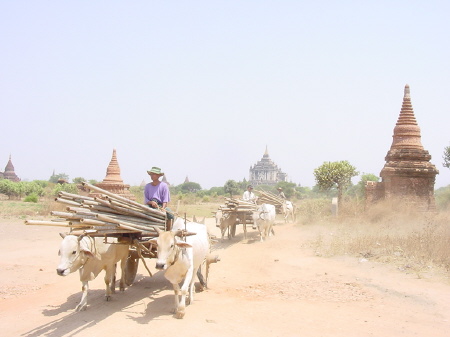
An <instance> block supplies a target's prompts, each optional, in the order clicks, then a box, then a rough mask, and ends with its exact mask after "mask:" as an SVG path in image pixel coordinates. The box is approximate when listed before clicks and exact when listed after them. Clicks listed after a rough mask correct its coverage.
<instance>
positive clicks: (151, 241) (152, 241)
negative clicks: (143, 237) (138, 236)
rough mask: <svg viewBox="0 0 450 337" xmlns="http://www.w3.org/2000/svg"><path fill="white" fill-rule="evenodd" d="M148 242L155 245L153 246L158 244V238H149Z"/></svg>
mask: <svg viewBox="0 0 450 337" xmlns="http://www.w3.org/2000/svg"><path fill="white" fill-rule="evenodd" d="M148 242H150V243H151V244H152V245H155V246H157V245H158V240H157V239H150V240H148Z"/></svg>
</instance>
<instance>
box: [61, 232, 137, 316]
mask: <svg viewBox="0 0 450 337" xmlns="http://www.w3.org/2000/svg"><path fill="white" fill-rule="evenodd" d="M60 235H61V237H62V238H63V241H62V242H61V246H60V249H59V255H60V261H59V264H58V267H57V269H56V272H57V273H58V275H60V276H67V275H69V274H70V273H73V272H75V271H77V270H79V271H80V281H81V283H82V288H81V289H82V292H83V294H82V296H81V301H80V303H79V304H78V305H77V307H76V309H75V310H76V311H81V310H86V308H87V293H88V290H89V283H88V282H89V281H92V280H93V279H95V278H96V277H97V275H98V274H99V273H100V272H101V271H102V270H105V285H106V294H105V296H106V300H107V301H109V300H110V298H111V294H112V293H114V292H115V279H116V263H117V262H119V261H120V262H121V263H120V267H121V270H122V275H121V278H120V290H121V291H123V290H125V264H126V260H127V257H128V249H129V245H128V244H117V239H116V238H108V240H109V241H110V242H112V243H113V244H110V243H105V242H104V239H103V238H91V237H89V236H83V235H80V236H75V235H65V234H60Z"/></svg>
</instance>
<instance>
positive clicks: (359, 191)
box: [355, 173, 380, 197]
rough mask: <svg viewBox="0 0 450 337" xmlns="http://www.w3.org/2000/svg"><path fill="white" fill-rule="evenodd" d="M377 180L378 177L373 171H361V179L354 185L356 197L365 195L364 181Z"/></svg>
mask: <svg viewBox="0 0 450 337" xmlns="http://www.w3.org/2000/svg"><path fill="white" fill-rule="evenodd" d="M379 180H380V178H379V177H377V176H376V175H375V174H373V173H363V174H362V175H361V180H360V181H359V182H358V184H357V185H356V187H355V194H356V195H357V196H358V197H365V195H366V183H367V182H368V181H375V182H378V181H379Z"/></svg>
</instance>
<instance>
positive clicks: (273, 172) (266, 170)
mask: <svg viewBox="0 0 450 337" xmlns="http://www.w3.org/2000/svg"><path fill="white" fill-rule="evenodd" d="M280 181H287V174H286V173H283V172H282V171H281V169H280V168H278V166H277V165H276V164H275V163H274V162H273V161H272V160H271V159H270V158H269V153H268V151H267V146H266V151H265V152H264V155H263V157H262V159H261V160H259V161H258V162H257V163H256V164H255V165H253V166H250V179H249V183H250V184H252V185H276V184H277V183H279V182H280Z"/></svg>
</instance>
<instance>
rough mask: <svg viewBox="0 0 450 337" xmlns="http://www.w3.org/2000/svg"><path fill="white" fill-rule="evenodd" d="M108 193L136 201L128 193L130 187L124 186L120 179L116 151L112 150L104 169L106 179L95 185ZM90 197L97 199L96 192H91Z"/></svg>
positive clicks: (97, 194)
mask: <svg viewBox="0 0 450 337" xmlns="http://www.w3.org/2000/svg"><path fill="white" fill-rule="evenodd" d="M95 186H97V187H100V188H101V189H104V190H106V191H108V192H111V193H114V194H117V195H120V196H122V197H125V198H128V199H131V200H136V197H135V196H134V195H133V194H132V193H131V192H130V185H125V184H124V183H123V180H122V178H121V177H120V167H119V162H118V161H117V155H116V149H114V150H113V154H112V158H111V161H110V162H109V165H108V167H107V169H106V177H105V179H103V181H102V182H101V183H97V184H95ZM89 196H91V197H99V196H100V194H99V193H98V192H92V193H90V194H89Z"/></svg>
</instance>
